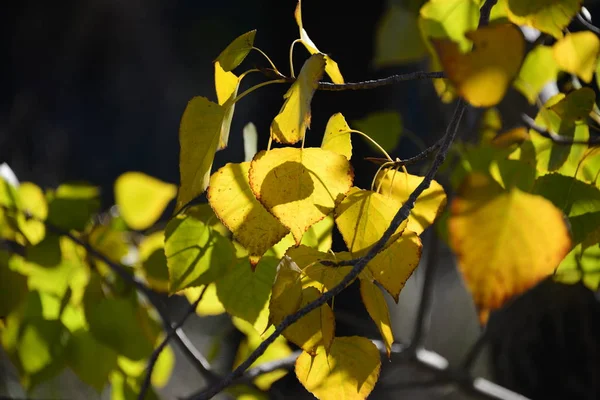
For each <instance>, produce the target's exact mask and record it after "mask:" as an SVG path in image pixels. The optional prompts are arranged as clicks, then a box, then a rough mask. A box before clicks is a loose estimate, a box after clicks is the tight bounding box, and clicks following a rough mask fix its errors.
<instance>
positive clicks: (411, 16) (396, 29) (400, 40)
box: [374, 4, 427, 68]
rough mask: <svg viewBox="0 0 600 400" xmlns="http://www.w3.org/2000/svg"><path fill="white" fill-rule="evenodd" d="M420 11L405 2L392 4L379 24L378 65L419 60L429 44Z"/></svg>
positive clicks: (376, 44) (377, 40)
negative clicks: (426, 40)
mask: <svg viewBox="0 0 600 400" xmlns="http://www.w3.org/2000/svg"><path fill="white" fill-rule="evenodd" d="M417 20H418V13H417V12H413V11H411V10H407V9H406V8H405V7H403V6H402V5H396V4H390V5H389V7H388V8H387V10H386V11H384V14H383V16H382V17H381V19H380V20H379V22H378V23H377V32H376V33H375V60H374V63H375V65H376V66H377V67H379V68H381V67H389V66H393V65H398V64H405V63H410V62H415V61H420V60H422V59H423V58H425V56H426V55H427V47H425V44H424V43H423V38H422V37H421V33H420V31H419V25H418V23H417Z"/></svg>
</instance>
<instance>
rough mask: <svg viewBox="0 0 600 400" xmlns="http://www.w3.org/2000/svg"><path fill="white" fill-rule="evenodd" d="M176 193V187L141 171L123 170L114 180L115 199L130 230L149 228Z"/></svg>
mask: <svg viewBox="0 0 600 400" xmlns="http://www.w3.org/2000/svg"><path fill="white" fill-rule="evenodd" d="M176 194H177V187H176V186H175V185H173V184H171V183H166V182H163V181H161V180H159V179H156V178H153V177H151V176H149V175H146V174H144V173H142V172H125V173H124V174H122V175H121V176H119V177H118V178H117V180H116V181H115V201H116V203H117V206H119V211H120V212H121V216H122V217H123V219H124V220H125V222H126V223H127V225H128V226H129V227H130V228H132V229H137V230H142V229H146V228H149V227H150V226H152V224H154V223H155V222H156V221H157V220H158V218H160V216H161V215H162V213H163V211H164V210H165V207H166V206H167V204H169V202H170V201H171V200H173V198H174V197H175V195H176Z"/></svg>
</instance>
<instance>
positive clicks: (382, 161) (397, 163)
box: [365, 139, 442, 168]
mask: <svg viewBox="0 0 600 400" xmlns="http://www.w3.org/2000/svg"><path fill="white" fill-rule="evenodd" d="M441 144H442V140H441V139H440V140H438V141H437V142H435V143H434V144H433V145H431V146H429V147H428V148H426V149H425V150H423V151H422V152H420V153H419V154H417V155H416V156H414V157H410V158H405V159H404V160H401V159H398V158H397V159H396V161H393V162H390V161H389V160H387V159H386V158H376V157H366V158H365V160H368V161H372V162H374V163H375V164H379V165H383V164H388V165H389V166H390V168H398V167H403V166H407V165H412V164H416V163H418V162H419V161H423V160H425V159H426V158H428V157H429V156H430V155H432V154H433V153H434V152H435V151H436V150H437V149H438V148H439V147H440V145H441Z"/></svg>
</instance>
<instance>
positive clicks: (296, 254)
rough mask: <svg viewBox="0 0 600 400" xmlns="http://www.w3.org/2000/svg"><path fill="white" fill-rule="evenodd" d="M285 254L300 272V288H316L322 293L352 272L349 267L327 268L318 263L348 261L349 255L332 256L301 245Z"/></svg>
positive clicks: (337, 254) (338, 254) (336, 254)
mask: <svg viewBox="0 0 600 400" xmlns="http://www.w3.org/2000/svg"><path fill="white" fill-rule="evenodd" d="M286 254H287V256H289V257H290V258H291V259H292V260H293V261H294V263H295V264H296V265H297V266H298V268H300V269H301V270H302V279H301V280H302V287H303V288H307V287H310V286H312V287H316V288H317V289H319V291H320V292H323V293H325V292H326V291H328V290H331V289H333V287H335V286H337V285H338V284H339V283H340V282H341V281H342V279H344V277H345V276H346V275H348V273H349V272H350V270H352V267H351V266H346V267H329V266H324V265H323V264H321V263H320V261H323V260H327V261H339V260H349V259H350V258H351V257H350V254H349V253H335V255H334V254H331V253H324V252H321V251H318V250H316V249H314V248H312V247H308V246H304V245H301V246H298V247H294V248H291V249H289V250H288V251H287V253H286Z"/></svg>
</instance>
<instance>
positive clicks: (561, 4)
mask: <svg viewBox="0 0 600 400" xmlns="http://www.w3.org/2000/svg"><path fill="white" fill-rule="evenodd" d="M506 4H507V8H508V18H509V19H510V20H511V21H512V22H514V23H515V24H517V25H527V26H530V27H532V28H536V29H539V30H540V31H542V32H546V33H549V34H550V35H552V36H554V37H555V38H561V37H562V30H563V29H564V28H566V27H567V25H569V22H571V19H572V18H573V17H574V16H575V14H577V13H578V12H579V9H580V8H581V0H561V1H552V0H507V2H506Z"/></svg>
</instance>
